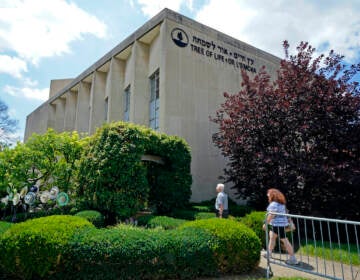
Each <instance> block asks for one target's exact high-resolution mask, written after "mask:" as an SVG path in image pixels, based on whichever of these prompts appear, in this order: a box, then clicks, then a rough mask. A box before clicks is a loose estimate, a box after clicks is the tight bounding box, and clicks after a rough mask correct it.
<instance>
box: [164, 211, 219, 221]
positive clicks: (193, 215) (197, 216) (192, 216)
mask: <svg viewBox="0 0 360 280" xmlns="http://www.w3.org/2000/svg"><path fill="white" fill-rule="evenodd" d="M169 215H170V216H171V217H173V218H176V219H183V220H190V221H191V220H201V219H209V218H214V217H215V213H214V212H199V211H197V210H187V209H176V210H173V211H172V212H171V213H170V214H169Z"/></svg>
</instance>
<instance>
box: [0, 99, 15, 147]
mask: <svg viewBox="0 0 360 280" xmlns="http://www.w3.org/2000/svg"><path fill="white" fill-rule="evenodd" d="M8 110H9V108H8V106H7V105H6V104H5V103H4V102H3V101H2V100H0V151H1V150H2V149H3V148H4V147H6V146H8V145H9V144H10V143H11V142H13V141H14V140H15V139H14V137H13V136H12V134H13V133H15V132H16V130H17V128H18V127H17V125H18V121H17V120H15V119H12V118H11V117H10V116H9V112H8Z"/></svg>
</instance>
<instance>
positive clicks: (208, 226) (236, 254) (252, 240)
mask: <svg viewBox="0 0 360 280" xmlns="http://www.w3.org/2000/svg"><path fill="white" fill-rule="evenodd" d="M180 228H201V229H204V230H206V231H208V232H209V233H211V234H212V235H213V237H214V238H215V240H216V242H215V243H213V244H212V250H213V256H214V258H215V259H216V264H217V269H218V270H219V272H222V273H229V272H230V273H242V272H248V271H251V270H252V269H253V268H255V267H256V266H257V265H258V263H259V259H260V250H261V242H260V240H259V238H258V237H257V236H256V234H255V233H254V232H253V231H252V230H251V229H250V228H248V227H246V226H245V225H243V224H241V223H239V222H237V221H235V220H230V219H218V218H214V219H206V220H197V221H191V222H187V223H185V224H183V225H182V226H181V227H180Z"/></svg>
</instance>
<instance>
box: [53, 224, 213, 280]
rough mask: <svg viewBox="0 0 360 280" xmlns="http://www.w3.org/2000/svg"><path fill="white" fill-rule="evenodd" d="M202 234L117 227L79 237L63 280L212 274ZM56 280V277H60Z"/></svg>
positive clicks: (206, 235)
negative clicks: (65, 278) (65, 279)
mask: <svg viewBox="0 0 360 280" xmlns="http://www.w3.org/2000/svg"><path fill="white" fill-rule="evenodd" d="M211 240H212V237H211V235H210V234H209V233H207V232H206V231H204V230H202V229H182V230H179V229H176V230H169V231H164V230H160V229H152V230H150V229H147V230H146V229H142V228H137V227H132V226H126V225H120V226H117V227H114V228H112V229H91V230H88V231H82V232H81V233H79V234H78V235H77V236H75V238H74V239H73V242H72V244H71V249H70V250H69V251H68V254H67V255H66V258H67V262H66V265H65V266H64V267H63V268H64V270H63V273H64V276H66V277H67V279H89V278H91V279H193V278H196V277H199V276H211V275H215V273H216V265H215V263H214V259H213V257H212V251H211V249H210V247H209V244H211V242H212V241H211ZM60 276H61V274H58V275H57V277H58V278H61V277H60Z"/></svg>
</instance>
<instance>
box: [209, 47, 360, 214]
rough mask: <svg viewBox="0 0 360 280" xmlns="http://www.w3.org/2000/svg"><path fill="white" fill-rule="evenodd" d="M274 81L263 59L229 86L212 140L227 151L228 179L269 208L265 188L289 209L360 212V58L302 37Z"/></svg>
mask: <svg viewBox="0 0 360 280" xmlns="http://www.w3.org/2000/svg"><path fill="white" fill-rule="evenodd" d="M288 49H289V44H288V43H287V41H285V42H284V50H285V57H286V58H285V59H284V60H282V61H281V64H280V68H279V70H278V72H277V78H276V79H275V80H274V81H272V80H271V78H270V75H269V74H268V73H267V72H266V69H265V67H263V68H262V69H261V70H260V71H259V73H258V74H257V75H256V76H255V77H254V78H253V79H251V78H250V77H249V76H248V75H247V74H246V73H245V72H242V78H243V83H242V89H241V91H240V92H239V93H237V94H233V95H231V94H228V93H224V97H225V102H224V103H223V104H222V105H221V108H220V109H219V110H218V111H217V112H216V116H215V117H213V118H211V120H212V121H213V122H215V123H216V124H218V125H219V131H218V132H217V133H215V134H214V135H213V141H214V144H215V145H216V146H217V147H219V148H220V150H221V151H222V154H223V155H224V156H225V157H226V158H227V159H228V165H227V168H226V169H225V177H226V179H227V181H232V182H233V183H234V188H235V189H236V190H237V193H238V196H239V197H241V198H246V199H248V200H249V202H250V204H252V205H253V206H255V207H257V208H258V209H264V207H265V205H266V203H267V199H266V197H265V193H266V189H268V188H269V187H276V188H279V189H281V190H283V191H284V192H285V194H286V195H287V198H288V202H289V207H290V209H291V211H292V212H298V213H302V214H316V215H324V216H329V217H339V218H341V217H343V218H349V219H355V220H359V218H360V213H359V211H358V209H359V207H358V201H359V199H360V96H359V93H360V89H359V83H358V82H356V81H355V77H356V75H357V74H358V73H360V63H359V64H357V65H352V66H350V67H349V66H347V65H346V64H345V63H344V62H343V56H340V55H338V54H336V53H334V52H333V51H331V52H330V53H329V54H328V55H327V56H325V55H323V54H321V55H319V56H315V49H314V48H313V47H311V46H310V45H309V44H308V43H305V42H301V43H300V44H299V46H298V47H297V51H298V52H297V54H296V55H291V56H289V54H288Z"/></svg>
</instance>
